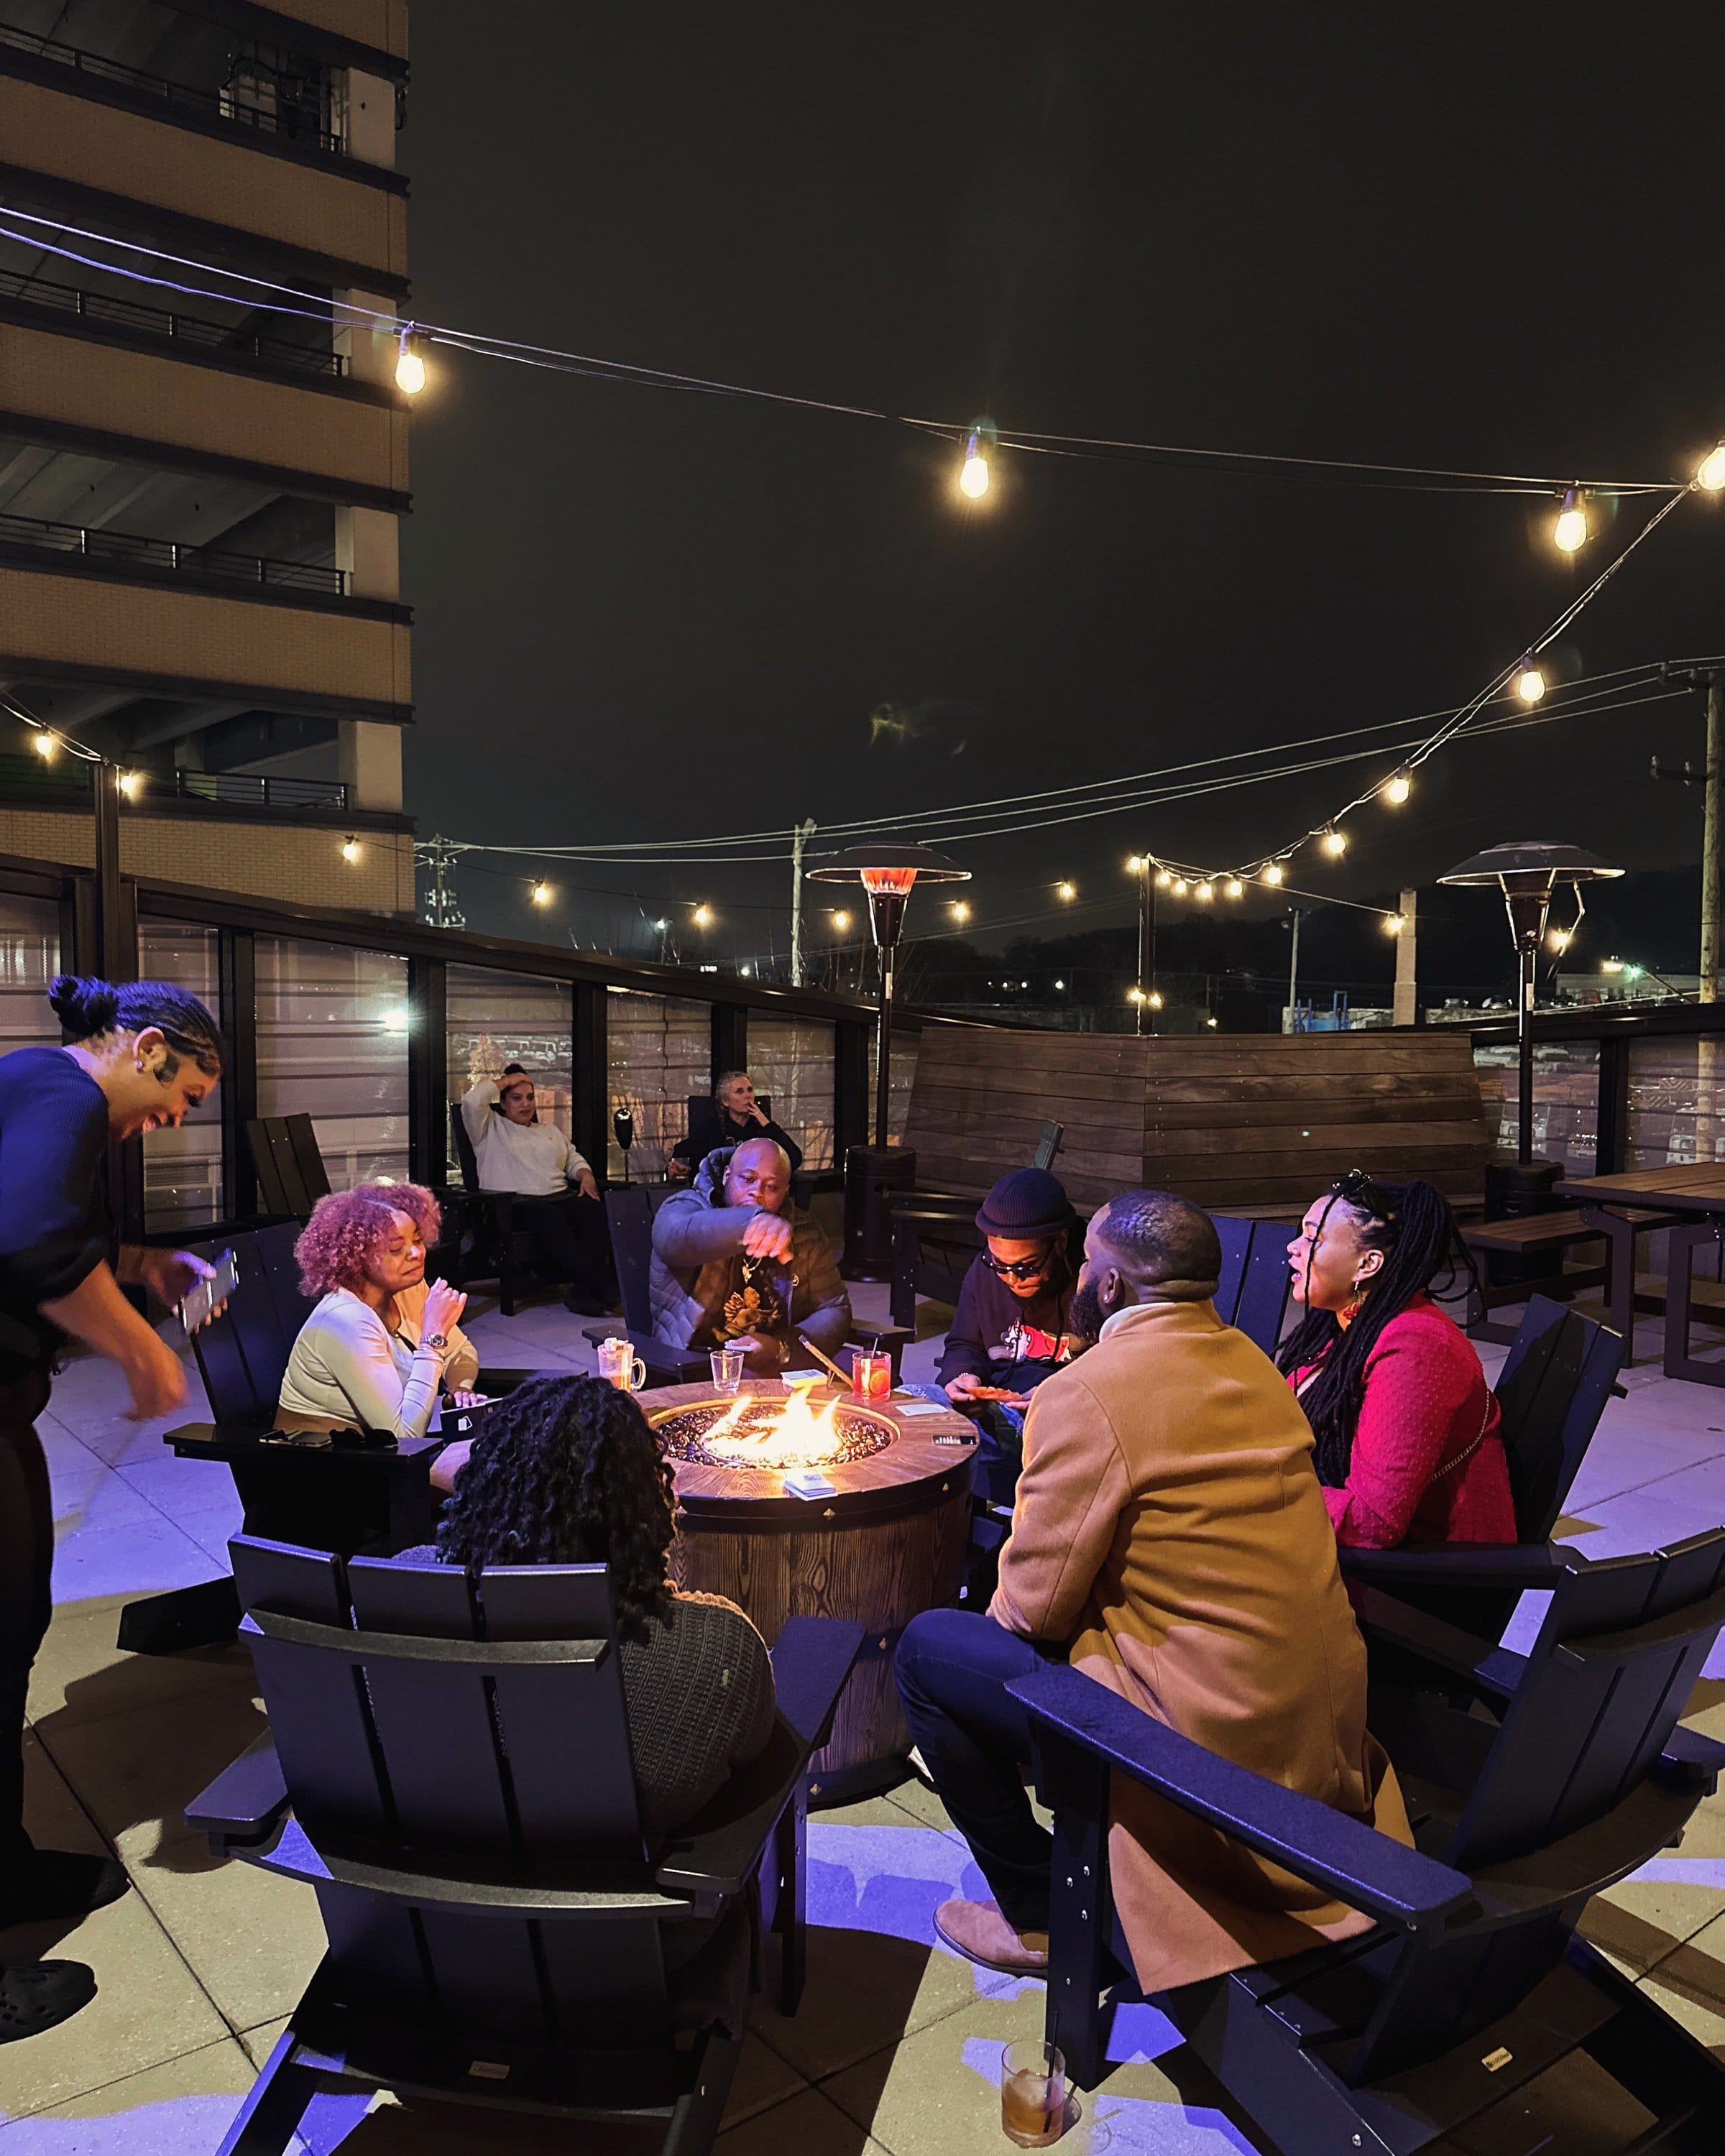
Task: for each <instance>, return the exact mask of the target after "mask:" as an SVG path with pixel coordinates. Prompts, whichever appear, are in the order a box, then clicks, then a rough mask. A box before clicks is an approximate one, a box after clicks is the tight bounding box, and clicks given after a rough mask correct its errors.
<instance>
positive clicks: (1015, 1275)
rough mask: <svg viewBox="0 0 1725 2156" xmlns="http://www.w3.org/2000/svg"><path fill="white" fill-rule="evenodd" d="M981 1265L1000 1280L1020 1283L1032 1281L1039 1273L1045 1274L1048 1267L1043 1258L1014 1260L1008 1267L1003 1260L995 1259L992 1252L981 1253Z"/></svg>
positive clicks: (1047, 1262)
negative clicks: (1018, 1281)
mask: <svg viewBox="0 0 1725 2156" xmlns="http://www.w3.org/2000/svg"><path fill="white" fill-rule="evenodd" d="M983 1264H984V1265H986V1266H987V1267H988V1270H989V1271H990V1272H991V1273H993V1274H995V1275H997V1276H999V1278H1000V1279H1001V1280H1020V1281H1032V1280H1034V1279H1035V1278H1036V1276H1037V1275H1038V1274H1039V1273H1045V1272H1046V1271H1047V1270H1048V1265H1049V1261H1048V1259H1047V1258H1046V1257H1040V1258H1015V1259H1014V1260H1013V1261H1012V1263H1011V1264H1010V1265H1009V1264H1007V1262H1006V1260H1004V1258H997V1257H996V1256H995V1255H994V1253H993V1251H992V1250H984V1251H983Z"/></svg>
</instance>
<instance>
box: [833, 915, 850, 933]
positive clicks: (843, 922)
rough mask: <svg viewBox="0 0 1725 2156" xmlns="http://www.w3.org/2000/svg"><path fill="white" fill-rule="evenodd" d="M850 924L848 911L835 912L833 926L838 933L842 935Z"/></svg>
mask: <svg viewBox="0 0 1725 2156" xmlns="http://www.w3.org/2000/svg"><path fill="white" fill-rule="evenodd" d="M833 927H834V932H835V933H836V934H838V935H840V936H842V935H843V934H844V933H845V930H846V929H847V928H849V927H850V915H849V914H848V913H835V914H834V916H833Z"/></svg>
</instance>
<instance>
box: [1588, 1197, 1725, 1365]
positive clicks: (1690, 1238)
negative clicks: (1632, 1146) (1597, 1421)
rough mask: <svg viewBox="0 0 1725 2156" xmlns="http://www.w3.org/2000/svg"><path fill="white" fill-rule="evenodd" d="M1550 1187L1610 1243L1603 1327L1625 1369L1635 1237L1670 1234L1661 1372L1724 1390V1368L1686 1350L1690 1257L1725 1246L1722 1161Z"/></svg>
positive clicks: (1630, 1355) (1629, 1358)
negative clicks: (1615, 1338)
mask: <svg viewBox="0 0 1725 2156" xmlns="http://www.w3.org/2000/svg"><path fill="white" fill-rule="evenodd" d="M1556 1189H1557V1194H1558V1196H1559V1197H1563V1198H1568V1199H1572V1200H1573V1201H1574V1203H1575V1205H1576V1208H1577V1210H1578V1211H1579V1213H1580V1215H1581V1218H1582V1219H1583V1220H1584V1222H1585V1223H1586V1224H1587V1225H1588V1226H1589V1227H1590V1228H1597V1229H1599V1232H1600V1234H1601V1235H1605V1236H1608V1237H1609V1239H1610V1241H1611V1250H1612V1265H1611V1270H1610V1286H1609V1323H1610V1325H1611V1327H1612V1328H1613V1330H1614V1331H1615V1332H1620V1333H1621V1334H1622V1336H1623V1342H1624V1361H1625V1364H1628V1363H1631V1362H1633V1361H1634V1359H1635V1237H1636V1235H1639V1234H1644V1233H1645V1231H1646V1230H1647V1229H1650V1228H1668V1229H1670V1231H1671V1233H1670V1240H1669V1245H1668V1249H1669V1256H1668V1257H1667V1260H1666V1309H1665V1373H1666V1377H1668V1378H1691V1379H1692V1380H1693V1381H1694V1382H1695V1383H1698V1384H1703V1385H1725V1365H1722V1364H1719V1363H1702V1362H1699V1361H1697V1359H1696V1358H1695V1357H1694V1356H1693V1355H1692V1354H1691V1353H1690V1349H1689V1333H1690V1327H1691V1325H1692V1322H1693V1320H1694V1316H1695V1282H1694V1278H1693V1269H1694V1262H1695V1253H1696V1250H1697V1249H1698V1248H1700V1247H1702V1245H1707V1244H1717V1243H1719V1242H1721V1241H1725V1161H1697V1162H1695V1163H1690V1164H1686V1165H1679V1166H1677V1167H1676V1168H1630V1169H1629V1170H1627V1171H1626V1172H1625V1173H1624V1174H1622V1175H1593V1176H1581V1177H1577V1178H1574V1180H1573V1181H1564V1182H1562V1183H1558V1185H1557V1186H1556ZM1637 1214H1638V1215H1639V1216H1640V1217H1639V1218H1632V1217H1631V1216H1632V1215H1637ZM1714 1322H1725V1320H1715V1321H1714Z"/></svg>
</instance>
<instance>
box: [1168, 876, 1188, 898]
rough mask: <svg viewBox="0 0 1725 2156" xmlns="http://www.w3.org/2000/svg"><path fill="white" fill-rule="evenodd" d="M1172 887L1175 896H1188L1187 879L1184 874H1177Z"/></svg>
mask: <svg viewBox="0 0 1725 2156" xmlns="http://www.w3.org/2000/svg"><path fill="white" fill-rule="evenodd" d="M1171 888H1172V890H1173V894H1174V896H1175V897H1176V898H1183V897H1184V896H1186V879H1185V877H1184V876H1176V877H1175V878H1174V880H1173V885H1172V886H1171Z"/></svg>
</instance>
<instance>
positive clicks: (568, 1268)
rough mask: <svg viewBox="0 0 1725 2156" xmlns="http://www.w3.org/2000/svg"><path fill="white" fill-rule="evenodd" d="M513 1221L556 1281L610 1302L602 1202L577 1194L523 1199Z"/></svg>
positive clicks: (608, 1243)
mask: <svg viewBox="0 0 1725 2156" xmlns="http://www.w3.org/2000/svg"><path fill="white" fill-rule="evenodd" d="M515 1217H516V1220H517V1221H518V1222H519V1223H520V1224H521V1226H522V1227H523V1228H525V1229H526V1231H527V1233H528V1234H529V1235H531V1237H532V1239H533V1245H534V1248H535V1249H536V1250H537V1251H538V1253H539V1255H540V1256H541V1257H542V1258H544V1259H545V1260H547V1262H548V1263H550V1264H551V1265H555V1266H556V1268H557V1277H558V1279H559V1280H566V1281H568V1283H569V1285H570V1286H571V1287H572V1288H573V1289H574V1290H575V1291H576V1292H577V1293H578V1295H583V1296H593V1297H594V1298H596V1299H597V1300H598V1301H601V1302H603V1301H608V1300H609V1296H608V1291H607V1282H608V1276H609V1271H610V1260H611V1237H610V1234H609V1232H608V1229H607V1228H606V1226H605V1207H604V1201H603V1199H598V1198H584V1197H583V1195H582V1194H581V1193H580V1192H579V1191H578V1190H572V1191H571V1192H570V1193H569V1194H568V1196H567V1198H524V1199H521V1202H520V1204H518V1205H517V1206H516V1209H515Z"/></svg>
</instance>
